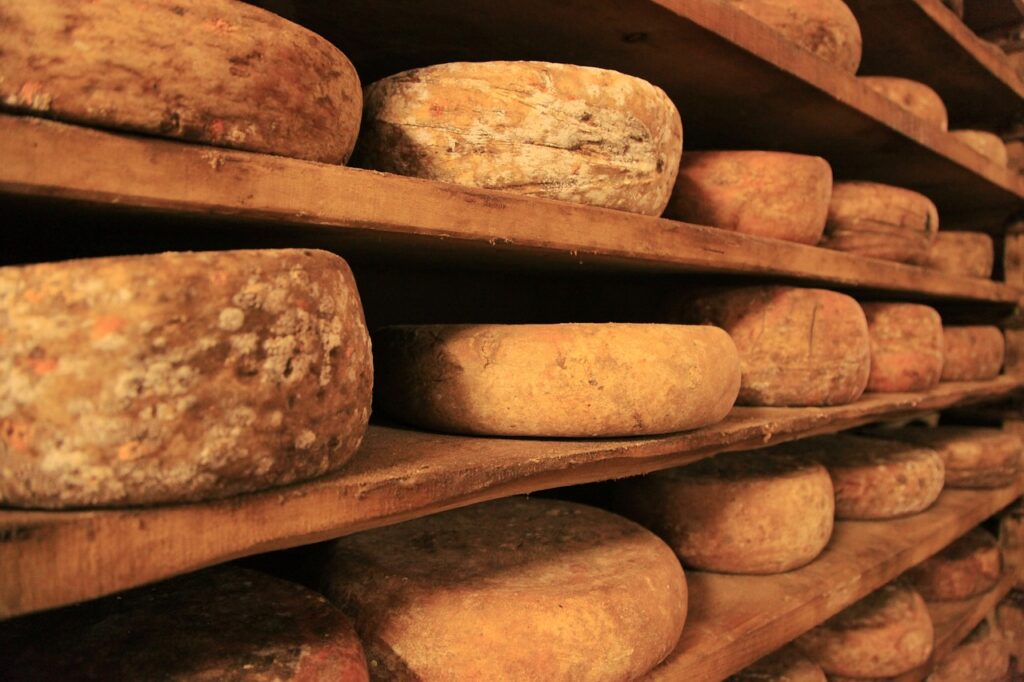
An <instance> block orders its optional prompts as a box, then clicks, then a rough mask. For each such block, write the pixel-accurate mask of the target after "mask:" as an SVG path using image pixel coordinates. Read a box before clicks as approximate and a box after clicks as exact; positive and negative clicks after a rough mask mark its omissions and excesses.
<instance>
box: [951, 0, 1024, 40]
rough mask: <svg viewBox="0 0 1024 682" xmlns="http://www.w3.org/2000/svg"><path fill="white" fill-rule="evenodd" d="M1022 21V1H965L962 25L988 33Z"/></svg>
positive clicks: (1023, 13) (1023, 12) (1023, 14)
mask: <svg viewBox="0 0 1024 682" xmlns="http://www.w3.org/2000/svg"><path fill="white" fill-rule="evenodd" d="M1022 21H1024V0H965V2H964V23H965V24H967V25H968V26H970V27H971V28H972V29H973V30H974V31H975V32H976V33H979V34H980V33H988V32H990V31H996V30H999V29H1001V28H1006V27H1008V26H1013V25H1015V24H1019V23H1021V22H1022Z"/></svg>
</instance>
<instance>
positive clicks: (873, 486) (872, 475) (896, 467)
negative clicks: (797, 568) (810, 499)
mask: <svg viewBox="0 0 1024 682" xmlns="http://www.w3.org/2000/svg"><path fill="white" fill-rule="evenodd" d="M778 450H779V451H782V452H787V453H790V454H793V455H795V456H799V457H805V458H809V459H812V460H814V461H817V462H820V463H821V464H823V465H824V466H825V468H826V469H828V473H829V476H830V477H831V478H832V486H833V487H834V488H835V492H836V518H837V519H891V518H896V517H899V516H906V515H908V514H917V513H918V512H922V511H924V510H925V509H927V508H928V507H930V506H931V505H932V503H933V502H935V500H936V499H937V498H938V497H939V493H941V492H942V485H943V482H944V480H945V473H944V472H945V468H944V466H943V464H942V458H941V457H940V456H939V454H938V453H937V452H935V451H934V450H931V449H929V448H926V447H922V446H920V445H912V444H909V443H898V442H896V441H887V440H881V439H877V438H864V437H861V436H853V435H848V434H838V435H834V436H819V437H817V438H808V439H805V440H800V441H795V442H792V443H786V444H784V445H780V446H779V447H778Z"/></svg>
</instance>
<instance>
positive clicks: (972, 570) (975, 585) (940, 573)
mask: <svg viewBox="0 0 1024 682" xmlns="http://www.w3.org/2000/svg"><path fill="white" fill-rule="evenodd" d="M1002 565H1003V564H1002V557H1001V555H1000V552H999V545H998V543H997V542H996V539H995V538H994V537H993V536H992V534H991V533H989V532H988V531H987V530H985V529H983V528H975V529H974V530H972V531H970V532H969V533H967V534H966V535H964V536H963V537H961V538H960V539H958V540H956V541H954V542H953V543H952V544H950V545H949V546H948V547H946V548H945V549H944V550H942V551H941V552H939V553H938V554H936V555H934V556H933V557H931V558H930V559H926V560H925V561H923V562H921V563H920V564H918V565H917V566H914V567H913V568H911V569H910V570H908V571H907V572H906V573H905V574H904V575H905V576H906V578H907V580H908V581H909V582H910V584H911V585H913V586H914V589H916V590H917V591H918V592H920V593H921V596H922V597H924V598H925V599H927V600H929V601H949V600H954V599H967V598H969V597H973V596H975V595H978V594H981V593H982V592H988V591H989V590H990V589H992V588H993V587H994V586H995V584H996V583H997V582H999V576H1000V574H1001V572H1002Z"/></svg>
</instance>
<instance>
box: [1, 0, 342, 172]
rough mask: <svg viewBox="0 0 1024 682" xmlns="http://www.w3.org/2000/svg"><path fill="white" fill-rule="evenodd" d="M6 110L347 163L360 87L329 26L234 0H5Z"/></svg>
mask: <svg viewBox="0 0 1024 682" xmlns="http://www.w3.org/2000/svg"><path fill="white" fill-rule="evenodd" d="M0 24H3V25H4V26H5V27H7V30H6V31H5V35H4V49H3V52H2V53H0V109H6V110H9V111H11V110H13V111H17V112H28V113H32V114H39V115H44V116H46V117H49V118H56V119H60V120H64V121H69V122H72V123H80V124H84V125H92V126H99V127H103V128H116V129H121V130H129V131H134V132H140V133H146V134H150V135H158V136H162V137H172V138H178V139H183V140H189V141H193V142H202V143H205V144H212V145H218V146H223V147H234V148H237V149H246V150H250V151H258V152H269V153H272V154H280V155H283V156H293V157H297V158H302V159H310V160H313V161H323V162H326V163H344V162H345V161H346V160H347V159H348V157H349V155H350V154H351V153H352V148H353V147H354V146H355V141H356V134H357V132H358V130H359V118H360V109H361V107H362V92H361V90H360V87H359V78H358V76H357V75H356V72H355V69H354V68H353V67H352V64H351V63H350V62H349V61H348V59H347V58H346V57H345V55H343V54H342V53H341V52H339V51H338V49H337V48H335V47H334V46H333V45H331V44H330V43H329V42H327V41H326V40H324V39H323V38H321V37H320V36H318V35H316V34H314V33H312V32H310V31H308V30H306V29H304V28H302V27H301V26H298V25H296V24H293V23H291V22H289V21H286V20H285V19H282V18H281V17H278V16H276V15H274V14H271V13H270V12H267V11H265V10H262V9H259V8H257V7H253V6H251V5H249V4H246V3H242V2H232V1H230V0H147V1H146V2H143V3H128V4H126V3H123V2H119V1H118V0H93V1H92V2H80V3H72V4H70V5H69V4H68V3H66V2H61V1H60V0H33V1H32V2H19V1H18V0H4V1H3V2H0Z"/></svg>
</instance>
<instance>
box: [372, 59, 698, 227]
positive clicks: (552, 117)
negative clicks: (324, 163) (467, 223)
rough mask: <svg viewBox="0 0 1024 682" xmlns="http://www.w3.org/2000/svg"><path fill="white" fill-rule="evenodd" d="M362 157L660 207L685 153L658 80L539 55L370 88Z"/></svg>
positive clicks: (381, 166)
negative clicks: (538, 58) (544, 59)
mask: <svg viewBox="0 0 1024 682" xmlns="http://www.w3.org/2000/svg"><path fill="white" fill-rule="evenodd" d="M363 122H364V123H363V125H364V131H363V134H362V136H361V137H360V140H359V152H358V154H359V157H360V163H361V164H362V165H364V166H366V167H367V168H373V169H376V170H382V171H387V172H389V173H397V174H399V175H411V176H414V177H418V178H428V179H430V180H438V181H440V182H450V183H454V184H456V185H466V186H470V187H484V188H488V189H502V190H508V191H512V192H518V193H520V194H528V195H531V196H539V197H548V198H550V199H562V200H564V201H573V202H577V203H581V204H590V205H592V206H604V207H606V208H616V209H620V210H623V211H632V212H634V213H644V214H647V215H661V212H662V211H664V210H665V205H666V204H667V203H668V199H669V196H670V195H671V193H672V185H673V184H674V183H675V179H676V173H677V171H678V169H679V158H680V156H681V154H682V150H683V128H682V123H681V121H680V119H679V112H678V111H677V110H676V107H675V105H674V104H672V101H671V100H670V99H669V98H668V95H666V94H665V93H664V92H663V91H662V90H661V89H660V88H658V87H656V86H654V85H651V84H650V83H648V82H647V81H644V80H640V79H639V78H634V77H632V76H626V75H624V74H621V73H618V72H615V71H609V70H605V69H595V68H592V67H588V66H570V65H567V64H549V63H546V62H478V63H469V62H463V63H455V64H441V65H438V66H430V67H427V68H423V69H413V70H412V71H405V72H403V73H399V74H397V75H394V76H391V77H389V78H385V79H383V80H380V81H377V82H376V83H373V84H372V85H370V86H369V87H368V88H367V89H366V106H365V111H364V114H363Z"/></svg>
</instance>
